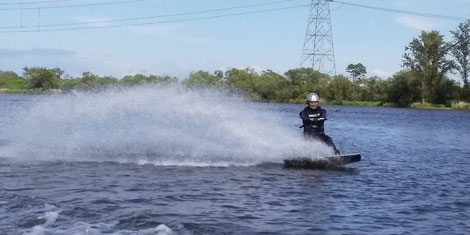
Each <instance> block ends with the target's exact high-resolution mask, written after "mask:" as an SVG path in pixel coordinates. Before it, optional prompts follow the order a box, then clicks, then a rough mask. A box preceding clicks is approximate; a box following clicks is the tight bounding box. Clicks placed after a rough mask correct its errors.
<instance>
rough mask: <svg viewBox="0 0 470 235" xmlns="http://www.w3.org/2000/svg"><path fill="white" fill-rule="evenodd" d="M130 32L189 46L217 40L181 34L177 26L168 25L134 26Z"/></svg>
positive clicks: (130, 28)
mask: <svg viewBox="0 0 470 235" xmlns="http://www.w3.org/2000/svg"><path fill="white" fill-rule="evenodd" d="M128 30H129V31H131V32H134V33H138V34H142V35H146V36H152V37H157V38H160V39H163V40H167V41H175V42H180V43H184V44H188V45H202V44H208V45H209V44H212V43H214V42H215V40H213V39H210V38H200V37H194V36H188V35H186V34H184V33H181V32H180V31H181V29H180V27H178V26H176V25H172V26H166V25H147V26H133V27H129V28H128Z"/></svg>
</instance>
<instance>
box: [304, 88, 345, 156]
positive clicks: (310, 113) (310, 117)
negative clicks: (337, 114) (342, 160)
mask: <svg viewBox="0 0 470 235" xmlns="http://www.w3.org/2000/svg"><path fill="white" fill-rule="evenodd" d="M319 101H320V97H319V96H318V95H317V94H316V93H309V94H308V95H307V107H305V108H304V110H302V112H300V114H299V115H300V118H301V119H302V123H303V125H302V127H303V128H304V137H305V138H306V139H311V140H319V141H321V142H323V143H325V144H326V145H328V146H330V147H331V148H333V150H334V151H335V154H336V155H339V154H340V152H339V150H338V149H337V148H336V146H335V144H334V143H333V140H332V139H331V137H329V136H327V135H326V134H325V128H324V123H325V121H326V120H327V119H326V110H325V109H322V108H321V107H320V106H319Z"/></svg>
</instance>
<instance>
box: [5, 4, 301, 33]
mask: <svg viewBox="0 0 470 235" xmlns="http://www.w3.org/2000/svg"><path fill="white" fill-rule="evenodd" d="M309 6H310V4H302V5H294V6H289V7H280V8H272V9H266V10H257V11H247V12H237V13H231V14H222V15H213V16H201V17H193V18H186V19H176V20H164V21H154V22H140V23H129V24H119V25H107V26H89V27H76V28H60V29H40V30H9V31H0V33H25V32H38V31H40V32H54V31H74V30H84V29H102V28H121V27H129V26H140V25H152V24H163V23H176V22H186V21H195V20H204V19H216V18H224V17H230V16H240V15H250V14H257V13H264V12H273V11H281V10H289V9H294V8H302V7H309ZM41 27H43V26H42V25H41Z"/></svg>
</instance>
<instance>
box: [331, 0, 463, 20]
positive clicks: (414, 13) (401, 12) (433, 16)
mask: <svg viewBox="0 0 470 235" xmlns="http://www.w3.org/2000/svg"><path fill="white" fill-rule="evenodd" d="M328 1H330V2H333V3H339V4H343V5H349V6H355V7H362V8H368V9H373V10H380V11H388V12H395V13H400V14H406V15H415V16H422V17H430V18H438V19H443V20H457V21H465V20H469V19H470V18H465V17H457V16H446V15H438V14H431V13H424V12H416V11H405V10H399V9H391V8H383V7H374V6H367V5H362V4H356V3H349V2H341V1H336V0H328Z"/></svg>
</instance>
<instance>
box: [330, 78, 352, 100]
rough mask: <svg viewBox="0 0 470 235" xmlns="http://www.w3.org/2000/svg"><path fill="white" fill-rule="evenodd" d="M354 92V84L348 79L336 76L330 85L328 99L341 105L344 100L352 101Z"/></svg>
mask: <svg viewBox="0 0 470 235" xmlns="http://www.w3.org/2000/svg"><path fill="white" fill-rule="evenodd" d="M352 91H353V86H352V83H351V81H349V79H348V78H347V77H345V76H342V75H339V76H335V77H333V79H332V80H331V81H330V82H329V83H328V87H327V94H326V99H327V100H328V101H335V102H337V103H339V104H341V103H342V102H343V100H351V97H352Z"/></svg>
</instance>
